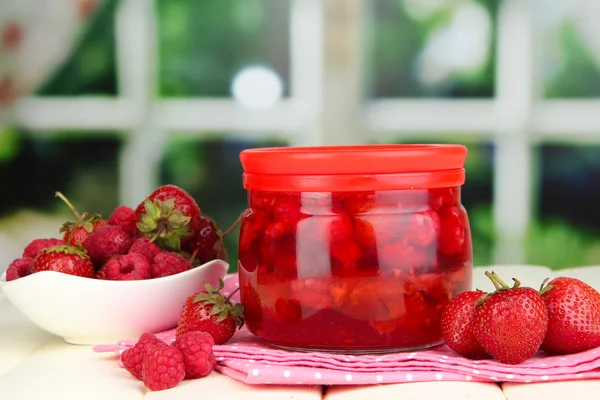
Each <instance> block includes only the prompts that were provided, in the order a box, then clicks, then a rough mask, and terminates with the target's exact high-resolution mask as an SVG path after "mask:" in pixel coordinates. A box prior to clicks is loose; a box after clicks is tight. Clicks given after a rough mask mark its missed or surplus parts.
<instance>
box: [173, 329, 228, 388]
mask: <svg viewBox="0 0 600 400" xmlns="http://www.w3.org/2000/svg"><path fill="white" fill-rule="evenodd" d="M214 344H215V341H214V340H213V338H212V336H211V335H210V334H209V333H206V332H200V331H193V332H188V333H186V334H184V335H181V336H178V337H177V339H176V340H175V342H174V343H173V346H174V347H176V348H177V349H179V351H181V353H182V354H183V360H184V363H185V377H186V379H196V378H202V377H203V376H206V375H208V374H210V373H211V372H212V371H213V369H214V368H215V366H216V364H217V362H216V360H215V355H214V354H213V351H212V347H213V345H214Z"/></svg>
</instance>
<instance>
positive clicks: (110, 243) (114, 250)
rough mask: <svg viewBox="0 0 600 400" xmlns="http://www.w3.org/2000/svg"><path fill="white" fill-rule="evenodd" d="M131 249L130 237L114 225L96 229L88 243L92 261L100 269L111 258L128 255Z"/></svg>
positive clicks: (87, 246)
mask: <svg viewBox="0 0 600 400" xmlns="http://www.w3.org/2000/svg"><path fill="white" fill-rule="evenodd" d="M130 247H131V238H130V237H129V235H128V234H127V233H126V232H125V231H124V230H123V229H121V228H119V227H118V226H113V225H106V226H101V227H99V228H96V229H94V231H93V232H92V233H91V235H90V236H89V238H88V239H87V242H86V248H87V251H88V254H89V256H90V259H91V260H92V262H93V263H94V265H96V266H99V267H100V266H102V265H104V264H105V263H106V262H107V261H108V260H109V259H110V258H111V257H114V256H118V255H121V254H125V253H127V251H128V250H129V248H130Z"/></svg>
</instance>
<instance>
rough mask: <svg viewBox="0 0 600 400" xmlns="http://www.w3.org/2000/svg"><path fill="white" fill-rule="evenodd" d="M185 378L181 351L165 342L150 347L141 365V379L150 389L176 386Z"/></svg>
mask: <svg viewBox="0 0 600 400" xmlns="http://www.w3.org/2000/svg"><path fill="white" fill-rule="evenodd" d="M183 378H185V362H184V357H183V354H182V353H181V351H179V350H178V349H177V348H176V347H173V346H169V345H168V344H166V343H159V344H157V345H155V346H154V347H152V348H151V349H150V351H148V354H146V357H145V358H144V363H143V367H142V380H143V381H144V385H146V387H147V388H148V389H150V390H165V389H171V388H173V387H175V386H177V385H178V384H179V383H180V382H181V381H182V380H183Z"/></svg>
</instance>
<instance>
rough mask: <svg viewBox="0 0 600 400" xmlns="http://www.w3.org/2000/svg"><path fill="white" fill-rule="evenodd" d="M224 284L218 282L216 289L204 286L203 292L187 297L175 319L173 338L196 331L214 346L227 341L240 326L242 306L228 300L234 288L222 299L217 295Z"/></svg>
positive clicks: (207, 285)
mask: <svg viewBox="0 0 600 400" xmlns="http://www.w3.org/2000/svg"><path fill="white" fill-rule="evenodd" d="M224 285H225V283H224V282H223V280H222V279H220V282H219V287H218V288H215V287H214V286H212V285H211V284H209V283H205V285H204V286H205V288H206V290H205V291H203V292H200V293H196V294H193V295H191V296H189V297H188V298H187V300H186V301H185V304H184V305H183V307H182V309H181V314H180V316H179V322H178V324H177V330H176V336H177V337H179V336H182V335H184V334H186V333H188V332H193V331H200V332H206V333H208V334H210V335H211V336H212V337H213V339H214V342H215V344H223V343H225V342H227V341H228V340H229V339H231V337H232V336H233V334H234V333H235V330H236V328H237V327H240V328H241V327H242V325H243V324H244V320H243V317H242V313H243V311H244V307H243V306H242V305H241V304H236V305H233V304H231V301H230V298H231V296H232V295H233V294H234V293H235V292H236V291H237V289H236V290H235V291H234V292H233V293H231V294H230V295H229V296H228V297H227V298H225V297H224V296H223V295H222V294H221V293H220V290H221V289H223V287H224Z"/></svg>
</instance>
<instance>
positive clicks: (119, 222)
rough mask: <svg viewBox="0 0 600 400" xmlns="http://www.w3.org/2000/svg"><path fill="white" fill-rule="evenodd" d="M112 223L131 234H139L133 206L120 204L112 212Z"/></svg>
mask: <svg viewBox="0 0 600 400" xmlns="http://www.w3.org/2000/svg"><path fill="white" fill-rule="evenodd" d="M108 223H109V224H110V225H115V226H118V227H120V228H121V229H123V230H124V231H125V232H127V234H128V235H129V236H137V234H138V233H139V230H138V228H137V225H136V224H137V221H136V219H135V211H134V210H133V208H131V207H127V206H119V207H117V208H115V210H114V211H113V212H112V214H110V218H109V219H108Z"/></svg>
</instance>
